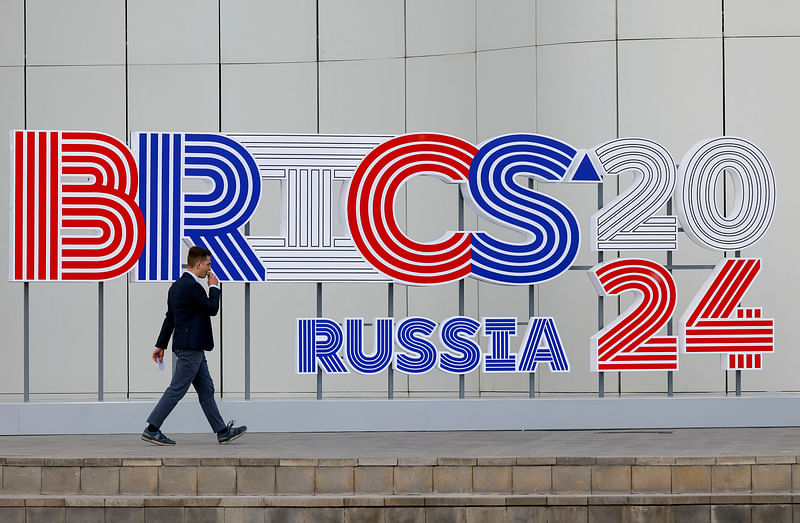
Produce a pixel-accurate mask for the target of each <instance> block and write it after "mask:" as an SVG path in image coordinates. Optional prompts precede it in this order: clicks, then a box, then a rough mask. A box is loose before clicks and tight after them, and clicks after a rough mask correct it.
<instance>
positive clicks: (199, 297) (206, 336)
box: [156, 272, 221, 350]
mask: <svg viewBox="0 0 800 523" xmlns="http://www.w3.org/2000/svg"><path fill="white" fill-rule="evenodd" d="M220 293H221V291H220V290H219V289H218V288H216V287H209V289H208V295H206V290H205V289H204V288H203V286H202V285H200V284H199V283H197V281H195V279H194V278H193V277H192V275H191V274H189V273H188V272H185V273H183V276H181V277H180V278H178V279H177V280H175V282H174V283H173V284H172V286H171V287H170V288H169V294H168V295H167V315H166V317H165V318H164V323H163V324H162V325H161V332H160V333H159V335H158V340H156V347H157V348H159V349H166V348H167V344H168V343H169V338H170V335H172V333H173V331H174V333H175V336H174V337H173V339H172V349H173V350H175V349H190V350H211V349H213V348H214V335H213V333H212V331H211V316H216V314H217V311H219V296H220Z"/></svg>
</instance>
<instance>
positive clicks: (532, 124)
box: [0, 0, 800, 399]
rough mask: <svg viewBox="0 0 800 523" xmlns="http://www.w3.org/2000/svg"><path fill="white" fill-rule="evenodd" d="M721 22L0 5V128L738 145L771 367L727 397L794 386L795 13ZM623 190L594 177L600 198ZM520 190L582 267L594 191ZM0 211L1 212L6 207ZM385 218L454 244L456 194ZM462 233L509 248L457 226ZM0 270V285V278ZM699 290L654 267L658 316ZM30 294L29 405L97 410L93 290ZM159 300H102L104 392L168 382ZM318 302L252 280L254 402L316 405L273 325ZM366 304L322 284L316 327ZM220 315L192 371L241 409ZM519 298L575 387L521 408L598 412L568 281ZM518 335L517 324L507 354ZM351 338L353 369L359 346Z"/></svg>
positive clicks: (472, 12) (775, 4)
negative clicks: (550, 334)
mask: <svg viewBox="0 0 800 523" xmlns="http://www.w3.org/2000/svg"><path fill="white" fill-rule="evenodd" d="M126 6H127V12H126ZM721 7H722V6H721V4H720V2H719V1H718V0H678V1H676V0H508V1H503V2H496V1H492V0H468V1H464V0H381V1H378V2H375V1H370V0H345V1H342V0H319V1H318V2H317V1H316V0H292V1H289V0H268V1H260V0H179V1H171V2H161V1H157V0H139V1H136V2H127V3H126V2H124V1H123V0H79V1H74V2H60V1H57V0H0V12H2V16H0V130H2V131H3V132H7V131H8V130H10V129H16V128H28V129H92V130H98V131H103V132H107V133H110V134H112V135H114V136H117V137H119V138H120V139H122V140H123V141H127V139H128V135H129V133H130V132H131V131H137V130H154V131H170V130H175V131H210V132H216V131H225V132H302V133H316V132H324V133H365V134H400V133H404V132H416V131H433V132H442V133H447V134H452V135H455V136H458V137H461V138H463V139H465V140H468V141H470V142H473V143H479V142H481V141H483V140H486V139H489V138H492V137H494V136H497V135H500V134H504V133H509V132H519V131H522V132H539V133H543V134H547V135H551V136H554V137H556V138H560V139H562V140H565V141H567V142H569V143H571V144H572V145H574V146H575V147H577V148H579V149H580V148H591V147H593V146H595V145H597V144H599V143H602V142H605V141H608V140H611V139H614V138H617V137H625V136H641V137H645V138H649V139H652V140H655V141H658V142H659V143H661V144H662V145H664V146H665V147H666V148H667V149H668V150H669V151H670V153H671V154H672V155H673V157H674V160H675V161H676V162H679V161H680V160H681V157H682V156H683V154H684V153H685V152H686V150H687V149H688V148H689V147H690V146H691V145H692V144H694V143H696V142H697V141H698V140H700V139H703V138H707V137H713V136H720V135H722V134H731V135H739V136H744V137H746V138H749V139H751V140H753V141H754V142H755V143H757V144H758V145H760V146H761V147H762V149H763V150H764V152H765V153H766V154H767V156H768V158H769V159H770V160H771V162H772V164H773V167H774V170H775V174H776V178H777V183H778V191H779V197H778V206H777V214H776V218H775V220H774V222H773V224H772V228H771V230H770V231H769V232H768V233H767V234H766V236H765V237H764V238H763V239H762V240H761V242H760V243H758V244H757V245H756V246H755V247H754V248H753V249H751V250H750V251H748V252H745V253H743V255H746V256H760V257H762V258H763V260H764V271H763V272H762V274H761V275H760V277H759V278H758V280H757V281H756V283H755V284H754V286H753V288H752V290H751V291H750V292H749V293H748V294H747V295H746V296H745V300H744V305H746V306H758V305H763V306H764V307H765V309H764V314H765V316H768V317H774V318H776V321H777V326H778V327H777V339H778V349H777V353H776V354H774V355H769V356H766V357H765V368H764V370H762V371H750V372H744V373H743V386H744V389H745V391H769V392H777V391H797V390H800V386H798V385H797V380H796V379H795V376H794V373H793V369H794V368H795V367H796V366H797V363H798V361H800V358H799V357H798V356H797V354H796V352H795V351H794V348H793V341H792V340H794V339H797V338H798V337H799V336H800V331H798V332H796V331H797V330H798V329H800V327H796V325H797V322H796V321H795V316H797V312H798V307H797V306H796V300H794V292H795V291H796V290H798V289H797V288H796V287H797V286H798V283H797V278H796V277H795V276H794V268H795V267H796V266H797V264H798V262H800V250H798V249H799V248H798V247H796V246H795V243H796V242H793V241H792V238H794V230H795V228H796V226H795V224H796V223H797V221H798V219H800V215H798V211H797V209H798V207H800V206H798V205H797V202H796V201H795V200H796V198H795V196H794V195H795V194H796V193H797V191H796V190H795V189H796V188H795V187H794V184H795V182H794V178H795V177H794V174H793V173H794V168H793V165H794V164H793V161H794V156H795V155H796V152H795V151H796V145H795V142H796V139H795V135H796V132H795V127H796V122H797V120H798V117H800V114H799V113H800V102H798V98H797V96H796V93H795V90H796V89H795V86H796V85H798V82H799V81H800V77H798V72H797V68H796V67H794V66H793V64H794V63H795V62H796V57H797V55H798V52H800V22H798V20H800V7H798V4H797V2H794V1H790V0H771V1H770V2H751V1H747V0H726V1H725V2H724V8H725V13H724V17H723V13H722V10H721ZM8 154H9V151H8V149H7V148H5V147H2V148H0V165H3V166H8V165H9V158H8ZM6 172H7V171H6ZM6 175H7V174H6ZM629 180H630V176H622V177H620V180H609V182H607V183H606V184H605V185H604V187H603V188H602V198H603V200H604V201H606V202H607V201H610V199H612V198H613V197H614V196H615V195H616V194H617V192H618V191H619V190H621V189H624V188H625V186H626V184H627V183H629ZM6 183H7V182H6ZM6 187H8V185H6ZM537 188H538V190H540V191H543V192H545V193H547V194H549V195H551V196H553V197H556V198H559V199H560V200H562V201H563V202H565V203H566V204H568V205H569V206H570V207H571V208H572V209H573V210H575V212H576V214H577V216H578V218H579V220H580V223H581V232H582V235H583V242H582V248H581V251H580V253H579V255H578V258H577V260H576V263H577V264H579V265H582V266H592V265H594V264H595V263H597V260H598V255H597V253H595V252H591V251H590V250H589V248H588V238H587V234H588V226H587V225H588V218H589V216H590V215H591V214H592V213H593V212H594V211H595V209H596V207H597V188H596V187H595V186H580V187H576V186H568V185H559V184H545V183H537ZM728 192H729V193H730V191H728ZM1 193H2V197H0V204H3V205H7V204H8V203H9V202H8V197H9V195H8V192H7V191H2V192H1ZM279 194H280V193H279V187H278V184H273V185H270V184H265V186H264V189H263V197H262V200H261V206H260V208H259V209H258V210H257V212H256V215H255V217H254V218H253V221H252V223H251V228H252V230H253V232H254V233H258V234H261V233H275V232H277V229H278V224H277V219H278V216H279V213H278V207H279V205H280V197H279ZM728 197H729V198H730V197H731V195H730V194H728ZM4 208H6V207H4ZM397 215H398V219H399V220H400V223H401V227H402V228H403V230H404V231H406V233H407V234H409V235H410V236H412V237H413V238H415V239H417V240H428V241H430V240H435V239H437V238H439V237H440V236H441V235H442V234H444V233H446V232H447V231H452V230H456V229H457V228H458V219H457V217H458V190H457V187H456V186H454V185H448V184H445V183H443V182H442V181H440V180H438V179H435V178H432V177H422V178H418V179H414V180H412V181H411V182H409V183H408V184H407V186H406V187H405V188H404V189H403V190H402V191H401V196H400V199H399V200H398V202H397ZM8 225H9V224H8V216H7V213H0V245H7V244H8ZM464 227H465V229H467V230H485V231H489V232H491V233H492V234H494V235H497V236H498V237H500V238H504V239H509V240H513V239H514V238H517V233H515V232H513V231H509V230H507V229H504V228H502V227H499V226H497V225H494V224H490V223H488V222H487V221H486V220H483V219H482V218H479V217H478V216H476V215H475V214H474V213H473V212H472V211H471V210H470V209H467V210H466V213H465V223H464ZM679 241H680V244H679V245H680V248H679V250H678V252H676V253H675V255H674V262H675V263H679V264H705V265H713V264H714V263H716V262H717V260H719V259H720V257H721V256H722V254H721V253H717V252H713V251H710V250H707V249H704V248H701V247H699V246H697V245H695V244H694V243H693V242H692V241H691V240H690V239H689V238H688V237H687V236H686V235H685V234H681V235H680V239H679ZM730 254H732V253H730ZM634 255H636V256H640V255H644V256H647V257H650V258H652V259H654V260H657V261H659V262H662V263H663V262H665V261H666V255H665V253H661V252H658V253H628V254H626V256H634ZM615 256H617V253H613V252H609V253H605V254H604V259H611V258H613V257H615ZM0 258H1V259H2V260H1V261H0V264H1V265H0V268H1V269H2V271H4V272H7V270H8V260H7V259H6V257H0ZM709 273H710V270H709V269H679V270H676V271H675V278H676V281H677V283H678V291H679V296H678V307H677V309H676V315H680V313H682V312H683V309H684V308H685V307H686V304H687V303H688V302H689V301H690V300H691V298H692V297H693V296H694V293H695V292H697V289H698V288H699V287H700V285H702V283H703V281H704V280H705V279H706V277H707V276H708V274H709ZM30 288H31V339H30V343H31V345H30V349H31V351H30V354H31V374H30V386H31V393H32V397H33V398H34V399H38V398H44V397H53V396H52V395H53V394H56V395H58V396H57V397H59V398H67V399H69V398H77V397H87V398H91V397H96V395H97V389H96V387H97V362H96V358H97V313H98V311H97V298H98V296H97V293H98V287H97V285H96V284H62V285H52V284H35V285H33V284H32V285H31V287H30ZM463 288H464V308H463V312H464V314H466V315H468V316H471V317H474V318H481V317H484V316H502V315H508V316H516V317H517V318H519V319H520V321H522V322H525V321H526V320H527V316H528V314H529V290H528V288H527V287H503V286H497V285H493V284H488V283H484V282H481V283H479V282H477V281H475V280H473V279H467V280H466V281H465V282H464V285H463ZM22 289H23V286H22V284H18V283H8V282H1V281H0V293H2V296H3V298H4V299H3V300H2V301H0V303H2V305H0V307H2V310H1V311H0V313H1V314H0V318H2V319H0V329H2V332H3V333H4V341H3V344H2V347H0V352H1V353H2V355H3V361H4V365H2V366H0V394H3V395H8V396H7V397H9V398H14V399H19V398H20V397H21V394H22V389H23V376H22V354H23V351H22V344H23V332H22V294H23V291H22ZM166 290H167V285H165V284H132V283H129V282H128V281H127V279H126V278H120V279H118V280H115V281H112V282H108V283H106V284H105V285H104V293H105V294H104V296H105V307H104V309H103V313H104V316H105V325H104V327H105V335H104V346H105V373H104V379H105V387H104V388H105V393H106V395H107V396H112V397H125V396H127V395H130V396H131V397H148V398H149V397H155V396H156V395H157V394H158V393H160V391H161V390H162V389H163V388H164V387H165V386H166V384H167V383H168V380H169V372H168V371H165V372H164V373H159V372H158V371H157V370H156V368H155V365H154V364H153V363H152V361H151V360H150V359H149V358H150V352H151V351H152V345H153V343H154V340H155V337H156V335H157V332H158V329H159V326H160V323H161V320H162V318H163V314H164V310H165V299H166ZM316 298H317V286H316V285H314V284H298V285H295V284H274V283H268V284H261V285H257V284H253V285H251V304H252V331H251V340H252V353H251V363H252V369H251V390H252V395H253V397H254V398H261V397H263V398H272V397H281V396H284V397H314V395H315V392H316V377H315V376H298V375H296V374H295V373H294V365H295V362H294V358H295V356H294V318H296V317H301V316H314V315H315V314H316V311H317V301H316ZM387 300H388V286H387V285H386V284H358V285H346V284H324V285H322V304H321V305H322V311H323V314H324V315H325V316H328V317H331V318H335V319H337V320H342V319H343V318H345V317H349V316H363V317H365V318H366V320H367V321H369V322H371V321H372V320H373V319H374V318H375V317H378V316H383V315H385V314H386V311H387V307H388V301H387ZM223 303H224V307H223V313H222V315H221V318H218V319H215V321H214V325H215V332H216V334H217V345H218V347H217V350H215V351H214V352H212V353H210V354H209V355H208V358H209V364H210V366H211V369H212V374H213V376H214V378H215V380H216V384H217V389H218V391H221V392H222V393H223V395H226V396H233V397H241V396H242V395H243V393H244V373H245V368H244V285H243V284H226V285H224V299H223ZM533 303H534V309H535V310H534V313H535V314H537V315H542V316H545V315H551V316H553V317H554V318H555V319H556V322H557V324H558V327H559V332H560V334H561V336H562V338H563V340H564V343H565V347H566V350H567V355H568V358H569V360H570V363H571V365H572V369H573V370H572V372H571V373H570V374H555V373H551V372H549V370H548V369H547V368H546V366H545V367H544V368H541V369H540V370H539V371H538V372H537V379H536V388H537V392H539V393H541V394H545V395H551V394H558V395H561V394H574V393H581V394H596V392H597V386H598V385H597V382H598V376H597V374H596V373H593V372H591V371H590V370H589V353H588V350H589V349H588V340H589V337H590V336H591V335H592V334H594V333H595V332H596V331H597V329H598V328H599V326H598V323H597V322H598V300H597V296H596V294H595V291H594V289H593V287H592V286H591V285H590V283H589V280H588V278H587V277H586V274H585V272H584V271H582V270H573V271H569V272H567V273H566V274H564V275H562V276H560V277H559V278H557V279H556V280H553V281H550V282H547V283H544V284H541V285H538V286H537V287H536V288H535V289H534V292H533ZM627 303H629V297H623V298H621V299H606V300H605V302H604V305H603V316H604V321H605V324H607V323H608V322H610V321H612V320H613V319H614V318H615V317H616V316H617V315H618V314H619V312H620V311H621V310H622V309H624V307H625V306H626V305H627ZM394 311H395V317H396V318H398V319H402V318H404V317H406V316H411V315H424V316H428V317H430V318H432V319H434V320H435V321H441V320H443V319H446V318H448V317H450V316H453V315H456V314H458V313H459V284H458V283H451V284H447V285H442V286H437V287H432V288H419V287H406V286H403V285H395V286H394ZM523 333H524V325H522V326H521V327H520V335H519V336H517V337H516V338H513V339H512V347H514V348H516V347H517V346H518V344H519V341H520V340H521V335H522V334H523ZM365 339H366V340H367V350H370V348H371V346H372V330H371V328H367V329H366V332H365ZM480 341H481V343H482V345H483V347H484V349H485V350H486V349H487V343H486V340H485V338H483V339H481V340H480ZM168 363H169V360H168ZM168 368H169V365H168ZM323 382H324V390H325V394H326V396H336V397H352V396H364V397H385V395H386V388H387V375H386V373H383V374H380V375H378V376H373V377H363V376H357V375H349V376H335V377H332V376H325V377H324V380H323ZM605 382H606V383H605V390H606V393H609V394H612V393H618V392H620V393H622V394H638V393H654V394H663V393H664V392H665V391H666V374H665V373H663V372H660V373H652V374H651V373H639V374H626V375H623V376H620V375H618V374H617V373H609V374H608V375H606V376H605ZM394 383H395V390H396V396H398V397H400V396H406V395H409V396H412V397H424V396H437V395H441V396H447V397H453V396H455V395H456V394H457V391H458V378H457V377H455V376H450V375H444V374H443V373H439V372H431V373H429V374H427V375H424V376H415V377H408V376H405V375H403V374H400V373H395V377H394ZM733 383H734V374H733V373H731V372H729V373H727V375H726V373H725V372H724V371H722V370H720V367H719V358H718V357H717V356H705V357H701V356H691V357H690V356H682V357H681V359H680V370H679V371H678V372H676V373H675V374H674V386H675V391H676V392H678V393H697V392H704V393H715V394H723V393H725V391H726V388H727V390H732V389H733V386H734V385H733ZM527 388H528V376H527V375H487V374H483V373H480V372H473V373H471V374H470V375H467V376H466V380H465V392H466V394H467V395H468V396H478V395H484V396H485V395H524V394H527Z"/></svg>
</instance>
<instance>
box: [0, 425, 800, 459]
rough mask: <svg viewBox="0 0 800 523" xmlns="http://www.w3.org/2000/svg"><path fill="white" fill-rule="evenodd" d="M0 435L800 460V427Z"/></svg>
mask: <svg viewBox="0 0 800 523" xmlns="http://www.w3.org/2000/svg"><path fill="white" fill-rule="evenodd" d="M168 436H170V437H172V438H173V439H175V440H176V441H177V442H178V445H176V446H175V447H158V446H155V445H151V444H148V443H145V442H144V441H142V440H140V439H139V434H123V435H90V436H77V435H64V436H0V457H5V458H8V457H53V458H78V457H79V458H94V457H116V458H148V457H153V458H163V457H191V458H204V457H258V458H260V457H264V458H358V457H417V456H420V457H474V458H478V457H486V458H489V457H520V456H525V457H527V456H542V457H554V456H557V457H600V456H610V457H650V456H666V457H715V456H723V457H724V456H751V457H755V456H783V455H787V456H792V455H798V456H800V427H785V428H781V427H773V428H725V429H665V430H596V431H591V430H587V431H475V432H461V431H453V432H347V433H263V432H262V433H248V434H246V435H245V436H243V437H242V438H240V439H239V440H237V441H235V442H234V443H231V444H230V445H218V444H217V443H216V438H215V437H214V435H213V434H168Z"/></svg>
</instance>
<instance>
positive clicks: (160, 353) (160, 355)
mask: <svg viewBox="0 0 800 523" xmlns="http://www.w3.org/2000/svg"><path fill="white" fill-rule="evenodd" d="M153 361H154V362H156V363H158V362H159V361H164V349H159V348H158V347H156V349H155V350H154V351H153Z"/></svg>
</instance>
